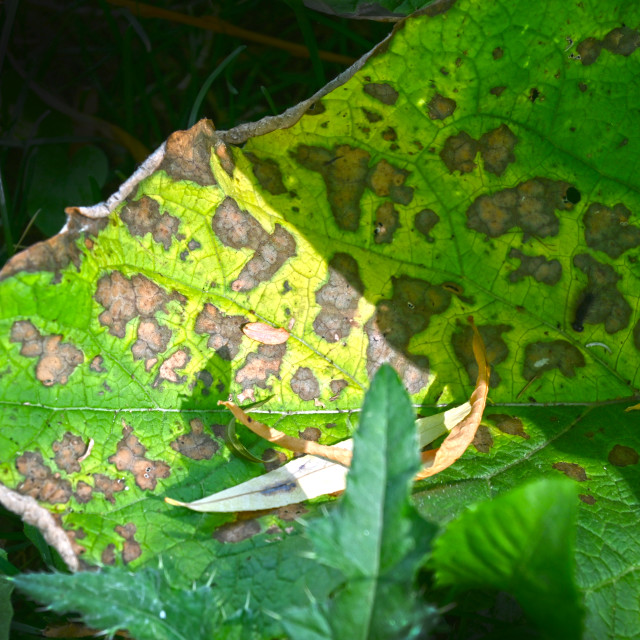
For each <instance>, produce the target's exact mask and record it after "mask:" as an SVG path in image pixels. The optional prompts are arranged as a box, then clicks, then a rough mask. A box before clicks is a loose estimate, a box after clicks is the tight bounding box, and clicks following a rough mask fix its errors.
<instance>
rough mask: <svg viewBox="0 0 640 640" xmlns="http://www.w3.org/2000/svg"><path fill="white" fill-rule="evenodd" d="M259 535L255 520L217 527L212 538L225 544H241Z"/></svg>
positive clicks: (258, 525)
mask: <svg viewBox="0 0 640 640" xmlns="http://www.w3.org/2000/svg"><path fill="white" fill-rule="evenodd" d="M258 533H260V523H259V522H258V521H257V520H255V519H254V520H240V521H238V522H228V523H227V524H223V525H222V526H221V527H218V528H217V529H216V530H215V531H214V533H213V537H214V538H215V539H216V540H217V541H218V542H222V543H223V544H226V543H228V542H242V541H243V540H247V539H248V538H252V537H253V536H255V535H257V534H258Z"/></svg>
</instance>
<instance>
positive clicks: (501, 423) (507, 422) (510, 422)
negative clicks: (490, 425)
mask: <svg viewBox="0 0 640 640" xmlns="http://www.w3.org/2000/svg"><path fill="white" fill-rule="evenodd" d="M487 418H488V419H489V420H491V421H492V422H494V423H495V425H496V427H498V429H500V431H502V432H503V433H507V434H509V435H510V436H519V437H520V438H524V439H525V440H529V438H530V437H531V436H530V435H529V434H528V433H527V432H526V431H525V430H524V425H523V424H522V420H520V418H516V417H514V416H510V415H508V414H506V413H493V414H491V415H488V416H487Z"/></svg>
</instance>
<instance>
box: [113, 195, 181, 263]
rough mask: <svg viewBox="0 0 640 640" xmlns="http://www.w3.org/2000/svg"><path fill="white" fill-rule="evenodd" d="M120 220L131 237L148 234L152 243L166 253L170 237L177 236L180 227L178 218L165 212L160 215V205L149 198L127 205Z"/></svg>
mask: <svg viewBox="0 0 640 640" xmlns="http://www.w3.org/2000/svg"><path fill="white" fill-rule="evenodd" d="M120 218H121V219H122V221H123V222H124V223H125V224H126V225H127V227H128V228H129V233H130V234H131V235H132V236H140V237H142V238H143V237H144V236H145V235H146V234H147V233H150V234H151V236H152V238H153V239H154V241H155V242H157V243H158V244H161V245H162V246H163V247H164V248H165V249H166V250H167V251H168V250H169V248H170V247H171V242H172V236H177V235H178V227H179V226H180V220H178V218H176V217H174V216H171V215H169V214H168V213H166V212H165V213H163V214H160V205H159V204H158V203H157V202H156V201H155V200H154V199H153V198H150V197H149V196H142V198H140V200H136V201H135V202H129V203H127V204H126V205H125V206H124V207H123V208H122V210H121V211H120Z"/></svg>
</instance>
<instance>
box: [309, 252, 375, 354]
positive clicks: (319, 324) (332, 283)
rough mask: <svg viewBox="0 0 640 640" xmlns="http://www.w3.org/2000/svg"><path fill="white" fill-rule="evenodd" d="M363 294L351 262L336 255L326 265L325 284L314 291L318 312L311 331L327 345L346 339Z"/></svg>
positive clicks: (362, 286) (353, 264) (353, 263)
mask: <svg viewBox="0 0 640 640" xmlns="http://www.w3.org/2000/svg"><path fill="white" fill-rule="evenodd" d="M363 291H364V285H363V283H362V280H361V278H360V272H359V270H358V263H357V262H356V260H355V258H353V257H352V256H351V255H349V254H348V253H336V254H335V255H334V256H333V258H331V260H330V261H329V281H328V282H327V283H326V284H324V285H322V287H320V289H318V291H316V302H317V303H318V304H319V305H320V306H321V307H322V309H321V311H320V313H319V314H318V315H317V317H316V319H315V320H314V321H313V330H314V331H315V332H316V333H317V334H318V335H319V336H320V337H321V338H324V339H325V340H326V341H327V342H338V340H342V339H343V338H346V337H347V336H348V335H349V332H350V331H351V328H352V327H353V326H354V316H355V314H356V311H357V309H358V301H359V300H360V297H361V295H362V292H363Z"/></svg>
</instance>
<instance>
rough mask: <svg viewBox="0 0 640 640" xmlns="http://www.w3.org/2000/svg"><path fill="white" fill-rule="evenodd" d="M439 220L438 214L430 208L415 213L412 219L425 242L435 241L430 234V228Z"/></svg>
mask: <svg viewBox="0 0 640 640" xmlns="http://www.w3.org/2000/svg"><path fill="white" fill-rule="evenodd" d="M438 222H440V216H439V215H438V214H437V213H436V212H435V211H433V210H432V209H423V210H422V211H419V212H418V213H416V217H415V219H414V221H413V224H414V225H415V228H416V229H417V230H418V231H419V232H420V233H421V234H422V235H423V236H424V237H425V238H426V240H427V242H435V239H434V238H433V237H432V236H431V235H430V233H431V230H432V229H433V227H435V226H436V225H437V224H438Z"/></svg>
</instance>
